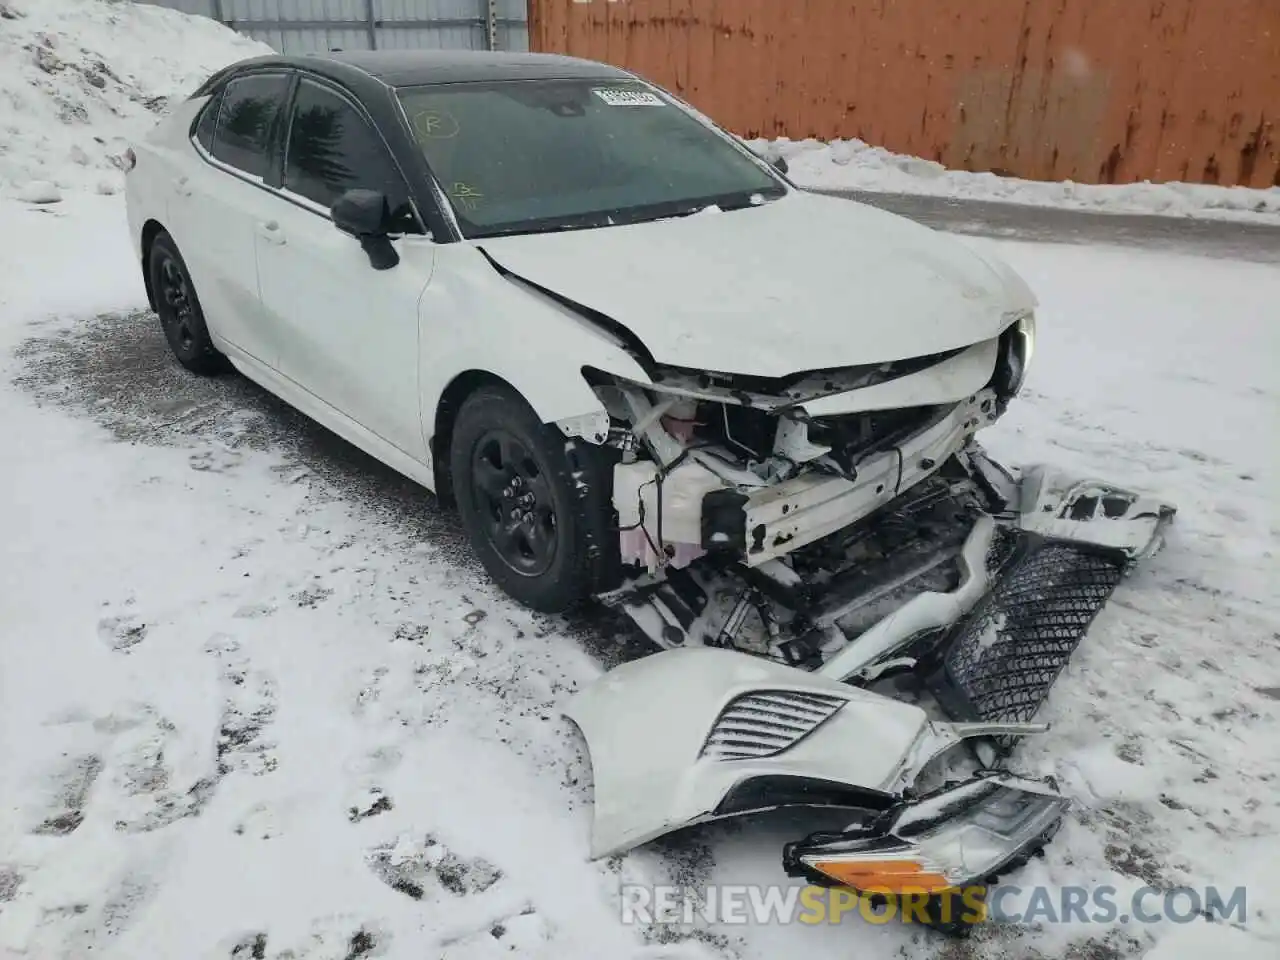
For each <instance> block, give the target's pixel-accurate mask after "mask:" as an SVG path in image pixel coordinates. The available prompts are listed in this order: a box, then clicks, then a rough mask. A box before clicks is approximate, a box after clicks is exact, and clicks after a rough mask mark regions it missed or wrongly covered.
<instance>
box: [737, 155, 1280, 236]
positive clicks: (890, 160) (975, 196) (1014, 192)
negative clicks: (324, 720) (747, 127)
mask: <svg viewBox="0 0 1280 960" xmlns="http://www.w3.org/2000/svg"><path fill="white" fill-rule="evenodd" d="M747 143H748V145H749V146H750V147H751V148H752V149H753V150H756V151H758V152H760V153H763V154H764V155H765V156H768V157H770V158H771V159H772V158H774V157H779V156H781V157H785V158H786V160H787V164H788V166H789V168H790V176H791V178H792V179H793V180H794V181H795V182H796V183H798V184H799V185H800V186H803V187H811V188H815V189H821V190H870V191H876V192H882V193H910V194H924V195H928V196H935V197H953V198H957V199H966V200H991V201H998V202H1004V203H1022V204H1028V205H1031V206H1037V207H1065V208H1068V209H1076V210H1093V211H1097V212H1102V213H1146V214H1160V215H1164V216H1175V217H1206V218H1214V219H1238V220H1255V221H1256V220H1262V221H1265V222H1275V223H1280V187H1272V188H1270V189H1266V190H1258V189H1251V188H1248V187H1216V186H1212V185H1210V184H1203V183H1149V182H1143V183H1125V184H1086V183H1073V182H1071V181H1070V180H1067V181H1061V182H1058V181H1051V182H1046V181H1040V180H1019V179H1017V178H1016V177H1000V176H996V175H995V174H994V173H969V172H968V171H965V170H948V169H947V168H946V167H944V166H943V165H942V164H940V163H934V162H933V161H932V160H924V159H922V158H920V157H912V156H907V155H905V154H900V153H893V152H892V151H889V150H885V149H883V148H881V147H873V146H871V145H870V144H867V143H864V142H862V141H861V140H834V141H832V142H831V143H823V142H821V141H819V140H798V141H793V140H788V139H786V138H782V139H779V140H772V141H770V140H750V141H747Z"/></svg>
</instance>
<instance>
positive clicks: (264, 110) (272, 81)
mask: <svg viewBox="0 0 1280 960" xmlns="http://www.w3.org/2000/svg"><path fill="white" fill-rule="evenodd" d="M288 87H289V78H288V77H287V76H285V75H284V74H252V75H250V76H247V77H240V78H239V79H236V80H232V81H231V82H230V83H228V84H227V86H226V88H225V89H224V91H223V94H222V100H221V103H220V104H219V107H218V120H217V129H216V130H214V132H213V148H212V150H211V151H210V152H211V153H212V154H213V156H214V157H216V158H217V159H218V160H221V161H222V162H223V163H226V164H229V165H230V166H233V167H235V168H236V169H238V170H243V171H244V172H245V173H247V174H250V175H252V176H255V177H265V176H266V175H267V169H268V167H269V166H270V162H271V157H270V154H271V142H272V136H273V135H274V132H275V129H276V119H277V117H278V116H279V115H280V112H281V110H282V109H283V107H284V98H285V92H286V90H287V89H288Z"/></svg>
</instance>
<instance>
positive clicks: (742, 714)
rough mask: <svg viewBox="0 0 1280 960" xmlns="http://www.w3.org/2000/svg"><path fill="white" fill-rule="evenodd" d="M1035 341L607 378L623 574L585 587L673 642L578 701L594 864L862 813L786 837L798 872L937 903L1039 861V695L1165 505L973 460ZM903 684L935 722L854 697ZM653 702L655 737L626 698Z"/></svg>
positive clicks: (1051, 800)
mask: <svg viewBox="0 0 1280 960" xmlns="http://www.w3.org/2000/svg"><path fill="white" fill-rule="evenodd" d="M1033 344H1034V321H1033V319H1032V318H1031V317H1030V316H1022V317H1017V318H1013V319H1012V320H1011V322H1010V324H1009V326H1008V327H1007V328H1006V329H1005V330H1004V332H1003V333H1002V334H1001V335H1000V336H999V337H998V338H996V339H994V340H991V341H987V342H983V343H979V344H975V345H973V346H971V347H968V348H965V349H962V350H955V351H951V352H948V353H946V354H939V355H933V356H929V357H921V358H916V359H913V360H909V361H903V362H899V363H892V364H881V365H878V366H875V367H873V368H851V369H844V370H837V371H825V372H817V373H810V374H800V375H797V376H795V377H793V378H787V379H784V380H782V381H765V380H762V379H760V378H742V377H731V376H719V375H715V374H701V373H697V372H691V371H678V370H667V371H661V372H660V373H659V375H658V376H656V377H655V378H654V381H653V383H652V384H637V383H630V382H627V381H624V380H621V379H618V378H610V377H608V376H607V375H604V374H600V375H599V376H596V377H595V379H594V380H593V386H594V387H595V389H596V392H597V394H598V395H599V396H600V397H601V399H602V401H603V402H604V403H605V405H606V408H607V409H608V411H609V415H610V420H611V429H610V437H609V440H608V446H609V447H611V448H612V450H613V452H614V454H615V457H616V463H615V464H614V467H613V504H614V509H615V511H616V514H617V528H618V536H619V541H618V550H619V555H620V559H621V563H622V566H623V569H624V570H625V571H627V576H626V577H625V579H624V581H623V583H622V585H621V586H620V587H618V588H617V589H614V590H611V591H609V592H608V593H606V594H603V595H602V596H601V599H602V600H604V601H605V602H606V603H608V604H611V605H613V606H615V607H617V608H619V609H621V610H624V611H625V612H626V613H627V614H628V615H629V616H630V617H631V619H632V620H633V621H634V622H635V623H636V624H637V625H638V626H639V627H640V629H641V630H642V631H643V632H644V633H645V635H646V636H648V637H649V638H650V639H651V640H652V641H653V642H654V643H655V644H657V645H658V646H659V647H661V648H664V649H665V651H666V652H664V653H658V654H656V655H654V656H652V657H648V658H645V659H644V660H642V661H638V662H636V663H632V664H627V665H625V666H624V667H620V668H618V669H616V670H615V671H613V672H611V673H610V674H608V675H606V677H605V678H604V679H603V680H602V681H601V682H600V683H599V684H597V685H596V687H594V688H590V689H588V690H587V691H585V692H584V693H583V694H580V695H579V697H578V698H577V699H576V700H575V701H574V703H573V704H572V705H571V707H570V709H569V710H568V711H567V712H568V714H569V716H571V717H572V718H573V719H574V720H575V722H577V724H578V725H579V727H580V728H581V729H582V731H583V733H584V735H585V736H586V738H587V742H588V745H589V747H590V749H591V753H592V759H593V769H594V771H595V777H596V795H597V817H596V827H595V837H594V839H593V851H594V852H595V855H597V856H599V855H605V854H607V853H613V852H617V851H619V850H622V849H626V848H627V847H629V846H634V845H635V844H638V843H643V842H645V841H647V840H649V839H652V838H653V837H656V836H659V835H661V834H663V833H666V832H669V831H670V830H674V829H677V828H679V827H682V826H686V825H689V824H691V823H697V822H702V821H705V820H713V819H719V818H722V817H726V816H738V815H741V814H743V813H748V812H752V811H756V810H765V809H773V808H777V807H782V806H834V807H839V808H845V809H849V810H851V811H856V816H855V819H854V820H853V822H852V823H850V825H849V827H848V828H847V829H846V830H845V831H843V832H840V833H837V834H834V835H830V834H823V835H817V834H815V835H814V836H811V837H809V838H807V839H804V840H801V841H797V842H795V843H793V844H789V845H788V847H787V850H786V851H785V853H784V864H785V866H786V868H787V870H788V872H790V873H792V874H793V875H795V876H802V877H806V878H808V879H810V880H811V881H812V882H819V883H825V884H828V885H836V886H850V887H854V888H855V889H859V890H868V889H879V888H880V887H882V886H883V885H884V883H886V882H891V883H899V884H906V885H907V887H904V888H903V889H907V888H908V887H909V888H910V889H912V890H916V889H920V890H923V891H924V892H926V893H928V894H929V895H930V896H934V895H941V894H942V893H944V892H946V891H948V890H953V889H955V888H957V887H959V886H962V885H964V884H966V883H976V882H981V881H983V880H984V879H987V878H990V877H991V876H993V875H995V874H996V873H997V872H999V871H1000V870H1001V869H1006V868H1008V867H1009V865H1011V864H1014V863H1016V862H1020V861H1021V860H1025V859H1026V857H1027V856H1029V855H1030V854H1031V853H1034V852H1035V851H1036V850H1037V849H1039V848H1040V847H1042V846H1043V844H1044V843H1045V842H1046V841H1047V840H1048V838H1049V837H1050V836H1051V835H1052V834H1053V832H1054V831H1055V830H1056V829H1057V826H1058V825H1059V824H1060V822H1061V819H1062V816H1063V815H1064V813H1065V810H1066V801H1065V800H1063V799H1062V798H1061V797H1060V796H1059V795H1058V794H1057V792H1056V790H1055V789H1054V787H1053V785H1052V784H1045V783H1040V782H1031V781H1026V780H1022V779H1020V778H1017V777H1014V776H1012V775H1011V774H1010V773H1008V772H1007V771H1006V770H1005V769H1004V768H1003V760H1004V758H1005V756H1006V755H1007V754H1008V753H1009V751H1010V750H1011V749H1012V747H1013V745H1014V744H1015V743H1016V740H1017V738H1019V737H1021V736H1024V735H1026V734H1029V733H1034V732H1039V731H1041V730H1043V729H1044V728H1043V727H1042V726H1037V725H1035V724H1034V723H1032V722H1031V721H1032V719H1033V717H1034V715H1035V713H1036V711H1037V709H1038V708H1039V706H1040V704H1041V703H1042V702H1043V701H1044V699H1045V698H1046V697H1047V695H1048V693H1049V689H1050V687H1051V686H1052V684H1053V682H1054V680H1055V679H1056V678H1057V676H1058V674H1059V673H1060V672H1061V670H1062V669H1063V667H1064V666H1065V665H1066V663H1067V660H1068V658H1069V657H1070V655H1071V653H1072V652H1073V651H1074V649H1075V648H1076V646H1077V645H1078V643H1079V642H1080V640H1081V638H1082V637H1083V636H1084V634H1085V632H1086V631H1087V630H1088V628H1089V625H1090V624H1091V623H1092V621H1093V619H1094V617H1095V616H1096V615H1097V613H1098V612H1099V611H1100V610H1101V609H1102V607H1103V605H1104V604H1105V602H1106V600H1107V598H1108V597H1109V596H1110V594H1111V592H1112V590H1113V589H1114V588H1115V586H1116V585H1117V584H1118V583H1119V581H1120V580H1121V578H1122V577H1123V575H1124V573H1125V572H1126V571H1127V570H1128V569H1129V568H1130V567H1131V566H1132V565H1133V564H1134V563H1135V562H1137V561H1138V560H1141V559H1143V558H1144V557H1147V556H1149V555H1150V554H1151V553H1153V552H1154V551H1155V550H1156V549H1158V547H1159V546H1160V544H1161V542H1162V539H1163V537H1162V534H1163V531H1164V529H1165V527H1166V525H1167V524H1168V523H1169V522H1170V521H1171V520H1172V517H1173V515H1174V508H1173V507H1172V506H1171V505H1169V504H1166V503H1163V502H1160V501H1158V500H1154V499H1152V498H1149V497H1146V496H1144V495H1142V494H1140V493H1137V492H1134V491H1129V490H1124V489H1120V488H1118V487H1115V486H1112V485H1110V484H1107V483H1104V482H1100V481H1095V480H1091V479H1077V478H1072V477H1069V476H1065V475H1063V474H1061V473H1059V472H1057V471H1054V470H1052V469H1048V468H1043V467H1033V468H1026V469H1023V470H1021V471H1019V472H1016V473H1015V472H1013V471H1010V470H1007V469H1005V468H1004V467H1002V466H1000V465H999V464H997V463H995V462H994V461H992V460H991V459H990V458H989V457H988V456H987V455H986V453H985V452H984V451H983V449H982V448H981V447H980V446H979V445H978V443H977V441H976V440H975V439H974V434H975V433H976V432H977V431H978V430H979V429H981V428H982V427H985V426H987V425H989V424H991V423H993V422H995V420H996V419H998V418H999V417H1000V415H1001V414H1002V413H1003V412H1004V410H1005V407H1006V405H1007V404H1008V402H1009V400H1010V399H1011V398H1012V397H1013V396H1014V395H1015V394H1016V393H1017V392H1018V389H1019V388H1020V386H1021V383H1022V379H1023V376H1024V374H1025V370H1026V367H1027V363H1028V362H1029V360H1030V356H1031V351H1032V348H1033ZM751 665H754V666H751ZM903 675H906V676H907V677H909V678H911V679H913V680H914V681H915V683H916V685H917V687H918V688H919V689H921V690H922V691H924V692H925V693H927V694H928V695H929V696H930V697H931V699H932V700H933V702H934V703H936V704H937V705H938V706H939V707H940V708H941V711H942V712H943V713H944V714H945V715H946V717H947V720H948V722H944V721H941V720H937V721H931V720H929V719H928V718H927V716H926V714H925V712H924V711H923V710H922V709H921V708H920V707H918V706H915V705H913V704H908V703H904V702H901V701H900V700H898V699H890V698H889V697H887V696H884V695H881V694H880V693H876V692H873V691H872V690H871V689H870V688H871V687H872V686H873V685H876V684H878V683H879V681H882V680H886V679H888V678H890V677H900V676H903ZM860 688H861V689H860ZM657 701H660V702H661V703H662V704H663V709H662V711H661V712H662V713H663V714H664V717H665V719H664V721H663V722H664V727H663V731H661V732H660V733H655V731H654V730H653V729H652V723H653V718H654V711H652V710H645V709H643V707H642V704H643V703H645V702H648V703H653V702H657ZM628 704H630V705H631V706H632V707H634V709H628V708H627V707H628ZM870 731H874V735H872V736H868V733H869V732H870ZM842 733H843V735H844V736H846V737H850V738H852V741H856V744H857V746H856V748H855V747H854V746H853V742H852V741H850V740H844V741H842V740H841V739H840V737H841V734H842ZM641 738H647V739H648V742H649V743H650V744H652V743H653V742H655V738H656V741H657V742H663V743H669V744H671V749H670V751H669V755H668V752H662V751H657V750H656V748H653V747H652V746H651V747H649V748H647V749H642V748H641V744H640V739H641ZM633 741H634V742H633ZM961 743H963V744H965V746H966V748H967V754H968V756H969V757H970V758H971V760H972V763H971V764H970V769H969V771H968V773H967V775H966V778H965V779H963V780H961V781H959V782H952V783H949V784H946V785H944V786H943V787H942V788H940V789H939V790H938V791H934V792H930V793H927V794H926V793H922V792H921V783H920V782H918V778H919V777H920V774H921V773H922V771H923V770H924V769H925V768H926V767H928V766H929V765H930V763H932V761H933V760H935V759H937V758H938V757H940V756H941V755H942V754H945V753H950V752H953V751H952V748H953V747H955V746H957V745H959V744H961ZM637 751H640V752H642V753H644V755H645V756H646V757H647V759H648V762H647V763H646V764H641V765H640V767H641V768H643V769H638V768H637V766H636V761H635V757H636V753H637ZM660 754H661V755H660ZM690 756H696V757H697V760H696V761H695V762H694V763H693V765H692V766H690V764H689V762H688V759H687V758H688V757H690ZM620 757H621V758H627V763H626V764H621V762H620V761H619V760H618V759H617V758H620ZM979 834H980V835H981V836H982V837H983V838H984V840H983V843H977V842H976V840H975V838H976V837H977V836H978V835H979ZM966 837H967V838H968V840H967V843H968V844H969V849H970V850H971V851H973V850H982V851H983V856H981V857H978V859H979V860H981V861H982V862H981V863H978V862H976V861H975V860H974V859H973V857H969V858H968V859H967V860H966V857H965V855H964V853H963V851H964V849H965V842H962V841H965V838H966ZM984 844H985V845H984ZM890 862H892V863H893V864H895V865H896V866H894V870H896V871H898V872H897V873H896V874H894V877H896V879H894V877H889V878H888V879H886V877H887V875H886V874H885V873H884V870H883V869H882V868H883V866H884V864H886V863H890ZM877 864H879V865H880V866H879V867H878V866H877ZM903 864H908V866H903ZM892 889H897V888H896V887H894V888H892Z"/></svg>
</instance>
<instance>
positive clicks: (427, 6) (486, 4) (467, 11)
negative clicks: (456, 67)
mask: <svg viewBox="0 0 1280 960" xmlns="http://www.w3.org/2000/svg"><path fill="white" fill-rule="evenodd" d="M140 2H142V3H152V4H155V5H157V6H161V7H170V8H172V9H174V10H181V11H183V12H184V13H195V14H200V15H201V16H205V17H211V18H212V19H214V20H220V21H222V22H223V23H225V24H227V25H228V26H230V27H232V28H233V29H235V30H238V31H239V32H240V33H243V34H246V35H247V36H250V37H253V38H254V39H255V40H261V41H263V42H264V43H268V44H270V45H271V46H273V47H275V49H277V50H279V51H280V52H281V53H310V52H313V51H318V50H368V49H369V48H370V47H376V48H378V49H380V50H381V49H397V48H400V49H403V48H415V49H416V48H430V49H450V50H485V49H488V47H489V44H490V37H489V31H490V29H492V31H493V46H494V47H495V48H496V49H498V50H527V49H528V48H529V29H528V14H527V9H526V6H525V0H493V3H492V11H491V9H490V0H140ZM491 12H492V17H491V16H490V13H491Z"/></svg>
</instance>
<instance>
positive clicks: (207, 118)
mask: <svg viewBox="0 0 1280 960" xmlns="http://www.w3.org/2000/svg"><path fill="white" fill-rule="evenodd" d="M221 106H222V88H221V87H219V88H218V89H217V90H216V91H214V94H213V96H212V97H210V98H209V102H208V103H206V104H205V105H204V109H203V110H202V111H201V112H200V119H199V120H198V121H197V122H196V142H197V143H199V144H200V146H202V147H204V148H205V150H207V151H209V152H210V153H213V134H214V131H215V130H216V129H217V127H218V108H219V107H221Z"/></svg>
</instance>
